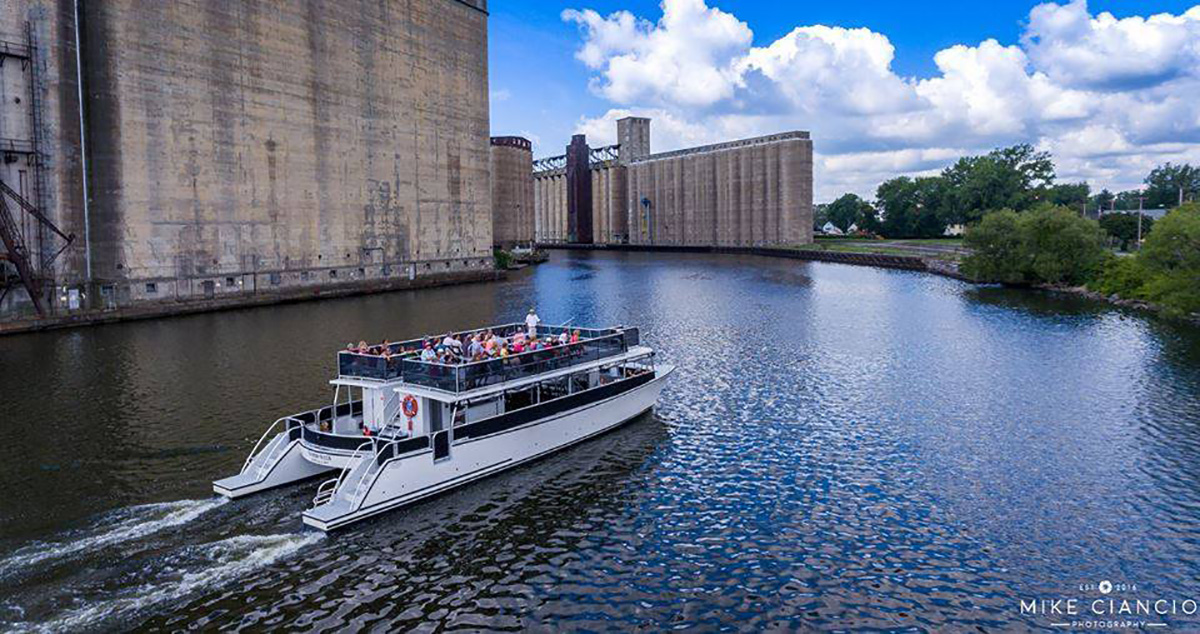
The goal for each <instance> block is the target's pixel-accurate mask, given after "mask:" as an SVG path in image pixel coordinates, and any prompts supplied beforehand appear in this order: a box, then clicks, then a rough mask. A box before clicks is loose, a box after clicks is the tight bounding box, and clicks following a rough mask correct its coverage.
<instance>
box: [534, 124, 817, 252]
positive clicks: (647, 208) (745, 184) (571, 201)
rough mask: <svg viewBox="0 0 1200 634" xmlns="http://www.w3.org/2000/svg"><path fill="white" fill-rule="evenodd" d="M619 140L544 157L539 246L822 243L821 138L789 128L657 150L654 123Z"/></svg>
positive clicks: (537, 199) (576, 142) (580, 140)
mask: <svg viewBox="0 0 1200 634" xmlns="http://www.w3.org/2000/svg"><path fill="white" fill-rule="evenodd" d="M617 138H618V140H619V143H618V144H617V145H613V146H608V147H603V148H596V149H592V148H590V147H588V145H587V141H586V139H585V138H584V137H583V136H582V135H576V137H575V138H573V139H572V142H571V146H570V147H569V148H568V152H567V154H566V155H563V156H556V157H551V158H546V159H540V160H537V161H534V207H535V213H534V224H535V235H536V238H537V240H538V241H539V242H574V243H602V244H603V243H612V244H616V243H630V244H646V245H674V246H767V245H781V244H800V243H808V242H811V241H812V234H813V230H812V216H813V205H812V169H813V166H812V140H811V139H810V138H809V134H808V133H807V132H786V133H782V134H775V135H770V136H764V137H757V138H753V139H744V140H741V141H732V142H728V143H718V144H715V145H708V146H703V147H697V148H690V149H685V150H677V151H673V152H664V153H660V154H651V153H650V120H649V119H645V118H641V117H628V118H625V119H622V120H620V121H618V122H617Z"/></svg>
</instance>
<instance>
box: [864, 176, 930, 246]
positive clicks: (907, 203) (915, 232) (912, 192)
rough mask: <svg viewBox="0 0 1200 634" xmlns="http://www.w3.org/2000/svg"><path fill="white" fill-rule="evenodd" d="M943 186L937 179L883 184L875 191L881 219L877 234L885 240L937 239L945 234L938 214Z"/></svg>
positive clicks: (899, 180) (918, 179) (898, 179)
mask: <svg viewBox="0 0 1200 634" xmlns="http://www.w3.org/2000/svg"><path fill="white" fill-rule="evenodd" d="M946 187H947V183H946V181H945V179H943V178H942V177H940V176H925V177H920V178H916V179H913V178H909V177H907V176H900V177H897V178H893V179H891V180H889V181H885V182H884V183H883V184H881V185H880V186H879V188H878V189H877V190H876V191H875V200H876V204H877V206H878V207H879V211H880V213H881V215H882V219H881V220H880V229H879V233H882V234H883V235H885V236H887V237H889V238H937V237H941V236H942V235H944V234H945V232H946V221H945V219H944V215H943V213H942V209H943V205H944V204H945V198H946Z"/></svg>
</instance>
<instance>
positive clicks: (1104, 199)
mask: <svg viewBox="0 0 1200 634" xmlns="http://www.w3.org/2000/svg"><path fill="white" fill-rule="evenodd" d="M1091 203H1092V204H1091V205H1090V206H1091V208H1092V209H1098V210H1100V211H1107V210H1109V209H1112V205H1113V193H1112V192H1110V191H1108V190H1107V189H1101V190H1100V191H1099V192H1097V193H1096V195H1095V196H1092V201H1091Z"/></svg>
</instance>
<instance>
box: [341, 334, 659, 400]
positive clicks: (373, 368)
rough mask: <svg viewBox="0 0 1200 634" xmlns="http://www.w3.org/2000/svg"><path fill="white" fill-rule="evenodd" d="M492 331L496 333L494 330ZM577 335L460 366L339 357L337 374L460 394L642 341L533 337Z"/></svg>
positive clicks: (625, 348) (616, 337)
mask: <svg viewBox="0 0 1200 634" xmlns="http://www.w3.org/2000/svg"><path fill="white" fill-rule="evenodd" d="M492 330H493V332H495V331H496V329H495V328H493V329H492ZM576 330H578V331H579V333H580V340H579V341H578V342H577V343H571V344H564V345H553V346H550V347H548V348H543V349H541V350H532V351H528V352H523V353H521V354H514V355H510V356H508V357H502V358H496V359H487V360H484V361H476V362H472V363H462V364H444V363H437V362H429V361H421V360H420V359H414V358H403V357H401V358H397V357H391V358H385V357H382V356H374V355H363V354H358V353H353V352H341V353H339V355H338V374H339V375H340V376H342V377H354V378H367V379H375V380H380V381H391V380H402V381H404V382H405V383H412V384H414V385H421V386H425V387H431V388H434V389H439V390H442V391H445V392H465V391H467V390H472V389H475V388H478V387H483V386H487V385H493V384H496V383H502V382H505V381H510V380H513V379H518V378H523V377H528V376H534V375H536V374H541V373H543V372H548V371H551V370H556V369H560V368H564V367H569V366H573V365H579V364H582V363H587V362H590V361H595V360H598V359H603V358H605V357H609V356H614V355H617V354H621V353H623V352H626V351H628V350H629V349H630V348H632V347H635V346H637V345H639V343H640V341H641V338H640V334H639V331H638V329H637V328H607V329H596V328H572V327H569V326H539V327H538V334H539V336H543V337H556V336H558V335H560V334H562V333H564V332H569V333H572V334H573V333H574V332H575V331H576Z"/></svg>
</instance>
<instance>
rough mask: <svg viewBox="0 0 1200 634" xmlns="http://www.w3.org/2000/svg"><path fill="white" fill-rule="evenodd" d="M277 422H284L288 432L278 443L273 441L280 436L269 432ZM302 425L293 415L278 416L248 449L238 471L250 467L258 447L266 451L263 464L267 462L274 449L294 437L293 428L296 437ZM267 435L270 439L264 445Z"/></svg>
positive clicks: (257, 452)
mask: <svg viewBox="0 0 1200 634" xmlns="http://www.w3.org/2000/svg"><path fill="white" fill-rule="evenodd" d="M279 423H285V429H286V431H288V432H289V433H288V436H287V437H286V438H284V439H283V440H282V441H280V442H279V443H275V442H274V440H275V439H276V438H277V437H279V438H282V437H280V436H275V435H272V434H271V432H272V431H274V430H275V428H276V427H278V426H279ZM303 426H304V422H303V421H301V420H299V419H298V418H295V417H294V416H284V417H283V418H280V419H278V420H276V421H275V422H273V423H271V426H270V427H268V428H267V431H265V432H263V435H262V436H260V437H259V438H258V442H257V443H255V444H254V449H251V450H250V455H248V456H246V462H245V463H243V464H242V470H241V471H240V472H239V473H245V472H246V470H247V469H249V468H250V464H251V463H253V462H254V459H255V458H256V457H257V456H258V454H259V452H260V448H261V450H262V451H263V452H268V453H267V460H266V461H265V462H264V464H269V463H270V458H271V457H272V456H273V452H274V451H276V450H277V449H278V448H279V447H280V446H284V445H287V443H288V442H290V441H292V440H295V438H292V436H293V433H292V432H293V430H295V434H296V435H297V437H298V434H299V432H300V428H302V427H303ZM268 437H269V438H271V440H270V441H268V442H267V445H266V446H265V447H264V446H263V441H266V440H267V438H268Z"/></svg>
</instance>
